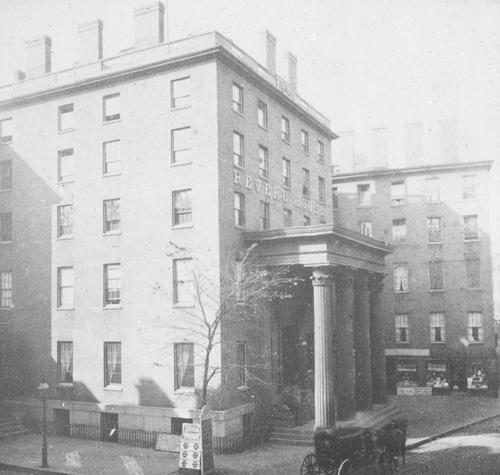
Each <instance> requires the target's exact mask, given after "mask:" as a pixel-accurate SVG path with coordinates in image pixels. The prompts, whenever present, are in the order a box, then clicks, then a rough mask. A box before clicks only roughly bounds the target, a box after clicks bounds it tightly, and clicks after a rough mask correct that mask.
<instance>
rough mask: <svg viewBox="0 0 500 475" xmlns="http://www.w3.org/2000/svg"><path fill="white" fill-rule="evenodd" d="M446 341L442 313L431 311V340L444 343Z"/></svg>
mask: <svg viewBox="0 0 500 475" xmlns="http://www.w3.org/2000/svg"><path fill="white" fill-rule="evenodd" d="M445 341H446V333H445V321H444V313H442V312H434V313H431V342H432V343H444V342H445Z"/></svg>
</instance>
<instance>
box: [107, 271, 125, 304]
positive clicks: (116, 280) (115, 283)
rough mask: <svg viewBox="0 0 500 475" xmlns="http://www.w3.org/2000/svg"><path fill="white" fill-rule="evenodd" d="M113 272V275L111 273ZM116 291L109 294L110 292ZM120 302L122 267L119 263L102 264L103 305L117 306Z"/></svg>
mask: <svg viewBox="0 0 500 475" xmlns="http://www.w3.org/2000/svg"><path fill="white" fill-rule="evenodd" d="M111 274H114V275H111ZM112 292H114V293H116V295H115V296H113V297H112V296H111V295H110V293H112ZM121 302H122V269H121V265H120V264H119V263H113V264H105V265H104V307H119V306H120V305H121Z"/></svg>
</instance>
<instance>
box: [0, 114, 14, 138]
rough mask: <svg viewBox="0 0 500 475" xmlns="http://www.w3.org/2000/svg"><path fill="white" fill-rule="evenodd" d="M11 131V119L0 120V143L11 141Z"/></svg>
mask: <svg viewBox="0 0 500 475" xmlns="http://www.w3.org/2000/svg"><path fill="white" fill-rule="evenodd" d="M12 133H13V126H12V119H4V120H0V143H11V142H12Z"/></svg>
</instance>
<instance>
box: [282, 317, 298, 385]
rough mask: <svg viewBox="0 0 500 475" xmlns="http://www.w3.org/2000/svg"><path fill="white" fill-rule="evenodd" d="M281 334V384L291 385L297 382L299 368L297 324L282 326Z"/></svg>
mask: <svg viewBox="0 0 500 475" xmlns="http://www.w3.org/2000/svg"><path fill="white" fill-rule="evenodd" d="M281 335H282V336H281V344H282V355H283V360H282V374H283V385H284V386H293V385H294V384H296V383H297V381H296V380H297V377H298V369H299V354H298V351H297V343H298V341H299V335H298V328H297V325H285V326H283V328H282V334H281Z"/></svg>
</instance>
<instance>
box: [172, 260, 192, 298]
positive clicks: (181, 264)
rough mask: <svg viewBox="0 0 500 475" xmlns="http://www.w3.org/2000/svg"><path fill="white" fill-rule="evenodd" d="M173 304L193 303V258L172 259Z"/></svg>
mask: <svg viewBox="0 0 500 475" xmlns="http://www.w3.org/2000/svg"><path fill="white" fill-rule="evenodd" d="M173 267H174V305H193V260H192V259H189V258H187V259H174V262H173Z"/></svg>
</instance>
